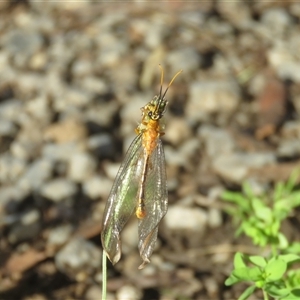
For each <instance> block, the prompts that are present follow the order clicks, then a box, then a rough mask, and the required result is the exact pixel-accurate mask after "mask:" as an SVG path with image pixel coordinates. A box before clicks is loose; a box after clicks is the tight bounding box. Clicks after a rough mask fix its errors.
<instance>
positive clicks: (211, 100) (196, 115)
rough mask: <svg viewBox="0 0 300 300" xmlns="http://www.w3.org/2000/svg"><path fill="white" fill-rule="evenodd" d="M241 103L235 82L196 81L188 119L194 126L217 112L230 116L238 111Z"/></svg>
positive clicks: (190, 93)
mask: <svg viewBox="0 0 300 300" xmlns="http://www.w3.org/2000/svg"><path fill="white" fill-rule="evenodd" d="M239 102H240V91H239V88H238V86H237V84H236V83H234V81H230V80H218V81H217V80H215V81H213V80H211V81H209V80H202V81H199V82H197V81H196V82H193V83H192V84H191V85H190V90H189V101H188V103H187V107H186V114H187V119H188V120H189V122H191V123H192V124H193V123H195V122H199V121H205V120H207V119H208V118H209V116H210V115H211V114H213V113H217V112H219V113H222V114H225V115H227V116H229V115H230V114H231V113H233V111H234V110H236V109H237V106H238V104H239Z"/></svg>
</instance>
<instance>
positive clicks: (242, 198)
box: [223, 172, 300, 300]
mask: <svg viewBox="0 0 300 300" xmlns="http://www.w3.org/2000/svg"><path fill="white" fill-rule="evenodd" d="M298 174H299V173H298V172H294V173H293V174H292V175H291V177H290V179H289V180H288V182H287V183H285V184H284V183H278V184H276V186H275V188H274V192H273V194H272V195H267V194H263V195H260V196H257V195H255V194H254V193H253V191H252V190H251V188H250V186H249V185H248V184H244V186H243V192H242V193H238V192H229V191H227V192H225V193H224V194H223V199H224V200H226V201H228V202H230V203H231V204H232V205H231V206H230V208H229V209H228V213H229V214H231V215H232V216H233V218H234V221H235V223H236V224H237V225H239V229H238V230H237V231H236V234H237V235H240V234H242V233H243V234H245V235H247V236H248V237H250V238H251V240H252V242H253V244H254V245H257V246H260V247H268V248H270V249H271V250H272V251H271V253H270V255H269V257H263V256H258V255H255V256H249V255H246V254H242V253H236V254H235V257H234V270H233V271H232V272H231V274H230V276H229V277H228V278H227V280H226V281H225V285H227V286H230V285H233V284H236V283H239V282H249V283H250V284H251V285H250V286H249V287H248V288H247V289H246V290H245V291H244V292H243V293H242V295H241V296H240V297H239V300H242V299H247V298H249V296H251V295H252V294H253V293H254V292H255V290H256V289H262V292H263V295H264V299H265V300H266V299H269V297H273V298H274V299H281V300H288V299H300V270H297V269H293V267H295V264H297V263H298V264H299V262H300V256H299V254H300V243H297V242H295V243H289V242H288V240H287V238H286V237H285V235H284V234H283V233H282V232H280V229H281V223H282V221H283V220H285V219H286V218H288V216H289V215H291V213H292V212H293V210H294V208H295V207H297V206H299V205H300V191H297V190H295V183H296V179H297V177H298Z"/></svg>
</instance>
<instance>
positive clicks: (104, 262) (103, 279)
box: [102, 250, 107, 300]
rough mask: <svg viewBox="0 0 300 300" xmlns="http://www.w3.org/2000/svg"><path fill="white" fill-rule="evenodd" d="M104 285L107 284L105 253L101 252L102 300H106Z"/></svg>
mask: <svg viewBox="0 0 300 300" xmlns="http://www.w3.org/2000/svg"><path fill="white" fill-rule="evenodd" d="M106 283H107V265H106V253H105V251H104V250H103V252H102V300H106Z"/></svg>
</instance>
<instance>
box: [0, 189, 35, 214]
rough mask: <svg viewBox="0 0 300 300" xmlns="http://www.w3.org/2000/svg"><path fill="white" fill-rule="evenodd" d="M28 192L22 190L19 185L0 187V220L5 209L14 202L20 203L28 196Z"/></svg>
mask: <svg viewBox="0 0 300 300" xmlns="http://www.w3.org/2000/svg"><path fill="white" fill-rule="evenodd" d="M29 192H30V191H29V190H24V189H22V188H21V187H20V186H19V185H5V186H2V187H0V219H1V214H4V212H5V211H6V207H7V206H8V205H9V204H12V203H13V202H14V201H15V202H21V201H22V200H23V199H24V198H25V197H26V196H28V194H29Z"/></svg>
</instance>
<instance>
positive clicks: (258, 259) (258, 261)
mask: <svg viewBox="0 0 300 300" xmlns="http://www.w3.org/2000/svg"><path fill="white" fill-rule="evenodd" d="M248 260H249V261H250V262H252V263H253V264H254V265H256V266H258V267H262V268H264V267H265V266H266V265H267V262H266V260H265V258H264V257H262V256H258V255H252V256H249V257H248Z"/></svg>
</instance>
